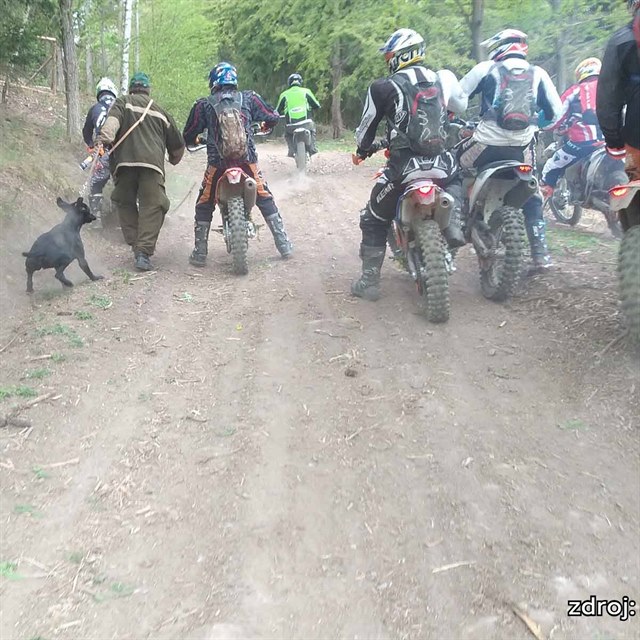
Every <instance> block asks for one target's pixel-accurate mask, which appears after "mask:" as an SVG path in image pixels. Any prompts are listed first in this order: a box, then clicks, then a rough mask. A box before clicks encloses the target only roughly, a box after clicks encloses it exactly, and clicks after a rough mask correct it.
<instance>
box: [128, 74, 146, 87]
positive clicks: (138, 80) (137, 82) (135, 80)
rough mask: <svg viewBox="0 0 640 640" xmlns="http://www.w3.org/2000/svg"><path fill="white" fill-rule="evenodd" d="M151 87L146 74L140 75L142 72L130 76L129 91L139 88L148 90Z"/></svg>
mask: <svg viewBox="0 0 640 640" xmlns="http://www.w3.org/2000/svg"><path fill="white" fill-rule="evenodd" d="M150 86H151V80H149V76H148V75H147V74H146V73H142V71H138V72H137V73H134V74H133V76H131V81H130V82H129V89H133V88H140V89H148V88H149V87H150Z"/></svg>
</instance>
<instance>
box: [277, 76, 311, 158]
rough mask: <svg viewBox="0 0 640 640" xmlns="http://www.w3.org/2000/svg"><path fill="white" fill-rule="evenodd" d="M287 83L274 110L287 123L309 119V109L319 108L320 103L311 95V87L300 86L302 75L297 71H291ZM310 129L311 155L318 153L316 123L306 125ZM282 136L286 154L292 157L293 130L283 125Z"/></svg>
mask: <svg viewBox="0 0 640 640" xmlns="http://www.w3.org/2000/svg"><path fill="white" fill-rule="evenodd" d="M287 84H288V85H289V88H288V89H287V90H286V91H283V92H282V93H281V94H280V98H279V99H278V106H277V107H276V111H277V112H278V113H279V114H280V115H281V116H285V117H286V123H287V124H296V123H298V122H301V121H302V120H307V119H310V116H309V112H310V111H311V109H319V108H320V103H319V102H318V100H317V99H316V97H315V96H314V95H313V92H312V91H311V89H307V88H306V87H303V86H302V76H301V75H300V74H299V73H292V74H291V75H290V76H289V78H288V80H287ZM306 128H308V129H309V131H311V155H313V154H314V153H318V149H317V148H316V125H315V124H314V123H313V122H310V124H309V125H308V126H307V127H306ZM284 137H285V139H286V141H287V146H288V147H289V153H288V156H289V157H290V158H293V155H294V153H293V152H294V148H293V132H290V131H289V127H285V134H284Z"/></svg>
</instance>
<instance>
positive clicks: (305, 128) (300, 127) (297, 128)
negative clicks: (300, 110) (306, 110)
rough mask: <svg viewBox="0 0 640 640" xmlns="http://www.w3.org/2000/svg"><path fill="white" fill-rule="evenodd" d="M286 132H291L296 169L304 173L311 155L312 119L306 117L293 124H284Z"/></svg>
mask: <svg viewBox="0 0 640 640" xmlns="http://www.w3.org/2000/svg"><path fill="white" fill-rule="evenodd" d="M285 127H286V130H287V133H290V134H293V155H294V158H295V160H296V167H297V169H298V171H300V172H301V173H304V172H305V171H306V170H307V165H308V164H309V159H310V157H311V135H312V131H313V128H312V127H313V120H311V119H310V118H307V119H306V120H300V122H295V123H293V124H287V125H285Z"/></svg>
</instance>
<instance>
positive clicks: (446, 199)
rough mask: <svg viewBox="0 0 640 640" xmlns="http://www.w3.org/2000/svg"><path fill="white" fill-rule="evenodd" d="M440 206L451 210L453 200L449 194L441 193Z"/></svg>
mask: <svg viewBox="0 0 640 640" xmlns="http://www.w3.org/2000/svg"><path fill="white" fill-rule="evenodd" d="M439 204H440V206H441V207H442V208H443V209H449V208H450V207H452V206H453V198H452V197H451V196H450V195H449V194H448V193H441V194H440V203H439Z"/></svg>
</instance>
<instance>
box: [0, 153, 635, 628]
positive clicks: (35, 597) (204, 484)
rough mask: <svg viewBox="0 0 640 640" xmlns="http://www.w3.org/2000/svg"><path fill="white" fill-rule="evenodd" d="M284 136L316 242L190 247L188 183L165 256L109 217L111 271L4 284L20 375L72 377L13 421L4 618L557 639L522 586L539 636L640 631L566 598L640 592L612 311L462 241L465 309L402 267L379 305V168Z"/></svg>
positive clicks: (455, 290) (281, 170)
mask: <svg viewBox="0 0 640 640" xmlns="http://www.w3.org/2000/svg"><path fill="white" fill-rule="evenodd" d="M260 151H261V156H262V158H263V165H264V169H265V172H266V174H267V178H268V179H269V181H270V184H271V187H272V190H273V191H274V193H275V195H276V198H277V200H278V202H279V205H280V208H281V210H282V211H283V216H284V218H285V221H286V224H287V227H288V229H289V232H290V235H291V237H292V238H293V240H294V242H295V247H296V256H295V259H292V260H290V261H288V262H283V261H281V260H280V259H279V258H278V257H277V254H276V252H275V248H274V247H273V244H272V241H271V238H270V237H269V234H268V231H267V230H266V229H265V230H263V233H262V236H261V241H259V242H253V243H252V244H251V246H250V274H249V276H248V277H244V278H238V277H234V276H232V275H231V273H230V260H229V259H228V256H227V255H226V253H224V250H223V246H222V240H221V238H220V237H219V236H217V235H216V236H214V237H213V238H212V243H211V244H212V247H211V258H212V259H211V261H210V264H209V265H208V266H207V268H206V269H204V270H202V271H195V270H194V269H193V268H192V267H190V266H189V265H188V264H187V261H186V257H187V255H188V252H189V250H190V244H191V234H192V225H191V212H192V205H193V200H194V193H192V194H191V195H190V197H189V198H187V200H186V201H185V202H184V204H183V205H182V206H181V207H180V208H179V209H178V210H177V211H175V212H173V213H172V214H171V215H170V216H169V217H168V219H167V224H166V226H165V229H164V230H163V235H162V237H161V243H160V246H159V248H158V254H157V256H156V258H155V261H156V264H157V267H158V271H157V273H153V274H150V275H145V276H140V275H139V274H134V273H132V272H130V271H129V270H130V267H131V264H130V263H131V257H130V253H129V252H128V251H127V249H126V247H123V245H121V244H119V243H116V242H113V243H109V242H106V241H103V240H100V239H95V238H94V239H89V240H88V242H87V244H88V245H89V249H88V250H87V253H88V255H89V256H95V257H94V262H95V263H96V264H99V265H100V266H101V268H102V270H103V272H104V273H105V275H108V279H107V280H105V281H103V282H100V283H88V282H86V278H84V277H83V276H82V275H81V274H80V272H79V271H78V272H74V273H73V277H72V280H74V281H75V282H76V283H77V285H78V286H76V288H75V289H74V290H73V291H72V292H71V293H66V292H59V291H58V287H57V282H55V281H54V280H53V278H52V277H51V276H50V274H49V273H47V274H41V275H39V277H38V279H37V281H36V285H35V286H36V291H37V293H36V295H35V297H34V298H33V299H32V300H27V299H26V296H24V294H23V293H22V282H18V279H17V278H16V281H15V283H14V282H13V280H12V281H11V282H10V283H9V285H7V284H6V283H5V287H8V294H10V297H7V299H6V302H7V304H6V307H5V305H4V304H3V311H4V315H5V320H6V324H5V325H4V326H5V328H4V329H3V331H2V333H1V338H2V339H1V341H0V345H5V344H7V343H8V342H9V340H11V339H12V338H13V337H14V336H16V335H17V336H18V337H17V338H16V340H15V341H14V342H13V343H12V344H11V345H10V346H9V347H8V348H7V349H6V350H5V352H4V353H2V354H1V356H0V357H2V360H3V362H2V367H1V374H0V376H1V378H0V385H2V388H3V389H8V388H10V387H14V388H15V387H16V386H17V385H25V384H26V385H29V386H31V387H33V388H34V389H36V390H37V392H38V393H46V392H52V393H54V394H55V396H54V397H57V396H59V397H57V399H51V400H49V401H47V402H43V403H41V404H39V405H38V406H36V407H34V408H31V409H29V410H28V417H29V418H30V419H31V420H32V422H33V425H34V427H33V429H30V430H25V431H17V430H15V429H13V428H7V429H4V430H2V431H1V432H0V448H1V449H0V464H1V466H0V474H1V478H2V485H1V489H0V496H1V500H2V502H1V515H2V523H3V524H2V541H1V544H0V563H2V564H0V569H1V576H2V577H1V578H0V598H1V606H2V620H1V622H0V637H2V638H3V639H4V638H6V639H7V640H8V639H12V640H13V639H14V638H15V639H16V640H22V639H24V640H29V639H32V638H36V637H41V638H47V639H51V638H87V639H95V640H98V639H100V640H102V639H103V638H104V639H106V638H117V639H118V640H120V639H136V640H137V639H142V638H150V639H154V640H155V639H158V640H159V639H163V638H164V639H167V640H168V639H173V638H184V639H188V640H221V639H228V640H234V639H240V638H255V639H266V638H353V639H363V638H368V639H369V638H370V639H373V638H379V639H387V638H388V639H392V638H393V639H395V638H416V639H417V638H420V639H422V638H429V639H434V640H435V639H441V638H456V639H461V640H464V639H474V640H475V639H485V638H486V639H513V638H523V639H524V638H529V637H533V635H531V632H530V631H529V630H528V629H527V627H526V626H525V624H524V623H523V622H522V620H521V619H519V618H518V617H516V615H515V614H514V611H513V609H514V607H516V608H519V609H520V610H521V611H524V612H528V616H529V617H530V620H531V621H532V623H534V624H538V625H539V626H540V633H541V637H544V638H553V640H563V639H569V638H572V639H574V638H576V639H577V638H580V639H582V638H590V639H593V640H596V639H599V640H604V639H605V638H615V639H627V638H638V637H640V626H639V620H640V618H639V617H638V616H636V617H635V618H633V619H631V620H628V621H626V622H622V621H619V620H617V619H616V618H612V617H608V616H605V617H602V618H594V617H591V618H589V617H587V618H569V617H567V615H566V613H567V600H568V599H571V598H581V599H582V598H588V597H589V596H590V595H591V594H595V595H597V596H598V597H599V598H605V599H613V598H621V597H622V596H629V597H631V598H632V599H634V600H638V597H639V596H640V554H639V551H638V539H639V536H640V531H639V518H640V470H639V466H638V438H637V435H638V423H637V416H638V397H637V389H638V382H639V376H638V360H637V356H635V355H633V354H631V355H629V353H628V350H625V349H624V348H623V347H621V345H620V344H616V345H612V346H611V347H610V348H606V347H607V345H608V344H609V343H611V341H612V340H613V339H615V337H616V335H617V332H619V331H620V327H619V326H618V325H617V320H615V319H612V320H611V321H609V320H607V321H606V323H605V329H604V330H602V331H601V332H600V333H594V332H593V331H585V332H583V333H582V334H581V335H577V337H574V338H572V332H571V330H570V327H571V326H574V324H572V323H574V318H573V316H571V313H572V309H571V305H570V304H565V305H564V306H563V307H557V306H556V307H553V309H549V308H546V307H545V306H544V305H543V306H542V307H540V305H537V304H536V303H535V300H536V297H537V296H538V297H540V298H544V296H545V295H550V294H547V293H544V291H546V289H544V286H546V285H545V284H544V282H543V283H542V284H540V283H537V282H534V283H533V284H530V285H528V289H527V291H526V293H525V295H524V297H522V298H520V299H517V300H516V301H515V302H513V303H512V304H510V305H505V306H500V305H496V304H492V303H489V302H488V301H486V300H484V299H483V298H482V297H481V296H480V293H479V284H478V278H477V274H476V267H475V263H474V259H473V255H472V254H471V252H469V251H467V250H464V251H463V252H462V254H461V256H460V258H459V261H458V271H457V273H456V274H454V276H453V278H452V317H451V320H450V322H449V323H448V324H447V325H445V326H434V325H429V324H428V323H427V322H426V321H425V320H424V318H423V317H422V316H421V315H420V313H419V308H418V304H417V296H416V295H415V292H414V291H413V287H412V284H411V282H410V281H409V279H408V278H407V276H406V275H404V274H402V273H400V272H399V271H397V270H396V269H395V268H394V267H393V265H392V264H391V262H388V263H387V264H386V265H385V271H384V287H383V291H384V294H385V295H384V297H383V299H381V300H380V301H379V302H378V303H376V304H371V303H365V302H363V301H359V300H354V299H352V298H351V297H350V296H349V295H347V293H346V292H347V291H348V286H349V282H350V280H351V278H352V277H354V276H355V275H356V274H357V272H358V260H357V247H358V242H359V238H358V226H357V223H358V213H357V212H358V210H359V208H360V207H361V206H362V204H363V203H364V202H365V201H366V197H367V194H368V190H369V188H370V177H371V174H372V168H371V167H370V166H369V167H360V168H358V169H352V168H351V167H350V165H349V163H348V159H347V157H346V156H345V155H341V154H337V153H327V154H322V155H321V157H319V158H318V159H317V161H316V163H315V165H314V170H313V173H312V174H311V175H310V176H309V177H308V178H306V179H299V178H298V177H297V176H296V175H295V174H294V169H293V166H292V165H291V163H290V161H287V159H286V158H283V157H282V154H283V148H282V147H280V146H276V145H274V146H270V145H269V146H263V147H261V149H260ZM201 162H202V158H200V157H197V158H193V157H191V158H188V159H187V160H186V162H185V163H183V164H182V165H180V166H179V167H178V168H177V172H176V176H174V177H175V178H176V180H177V182H176V184H180V185H182V193H181V194H178V193H176V195H175V196H174V198H173V199H174V202H177V201H179V200H180V199H181V197H182V195H184V193H186V190H187V187H188V186H189V185H191V184H193V183H194V182H195V181H196V180H198V179H199V173H200V171H201V169H202V167H201ZM87 235H89V234H87ZM568 259H573V258H572V256H569V258H568ZM10 260H11V261H12V262H11V265H9V266H10V267H11V268H17V267H16V265H19V259H18V258H15V260H14V258H13V257H12V258H10ZM90 262H91V258H90ZM14 263H15V264H14ZM605 264H606V261H605ZM603 269H604V271H603V274H604V275H603V276H602V277H604V278H608V279H609V287H610V286H611V282H612V281H613V277H614V272H613V269H614V267H613V266H611V265H609V266H607V267H603ZM95 270H96V271H99V270H100V269H97V268H96V269H95ZM565 271H566V270H565ZM566 277H568V276H567V275H566V273H565V272H563V271H562V269H561V270H560V271H559V272H558V273H556V275H552V274H549V275H547V276H545V279H547V280H548V279H551V280H550V282H552V283H553V282H556V283H564V282H565V280H564V278H566ZM589 277H591V276H589ZM554 278H555V280H554ZM563 286H564V285H563ZM536 287H538V288H539V290H540V291H542V292H543V293H541V294H539V293H538V289H536ZM605 299H607V300H608V298H606V296H605ZM612 315H613V314H612V313H611V314H608V315H606V317H607V318H608V317H610V316H611V317H612ZM579 320H580V319H579ZM583 322H584V321H581V322H580V325H579V326H580V327H581V328H582V327H583ZM607 323H608V324H607ZM589 324H590V323H587V325H586V326H589ZM575 333H576V332H575V331H574V334H575ZM43 355H44V356H53V357H52V358H46V359H42V360H30V359H33V358H36V357H40V356H43ZM29 372H30V373H31V378H28V379H24V376H25V375H26V374H27V373H29ZM36 372H38V373H36ZM12 401H15V399H13V400H12V399H9V400H4V401H3V402H2V404H1V405H0V408H2V409H4V408H6V407H7V406H10V404H11V402H12Z"/></svg>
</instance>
